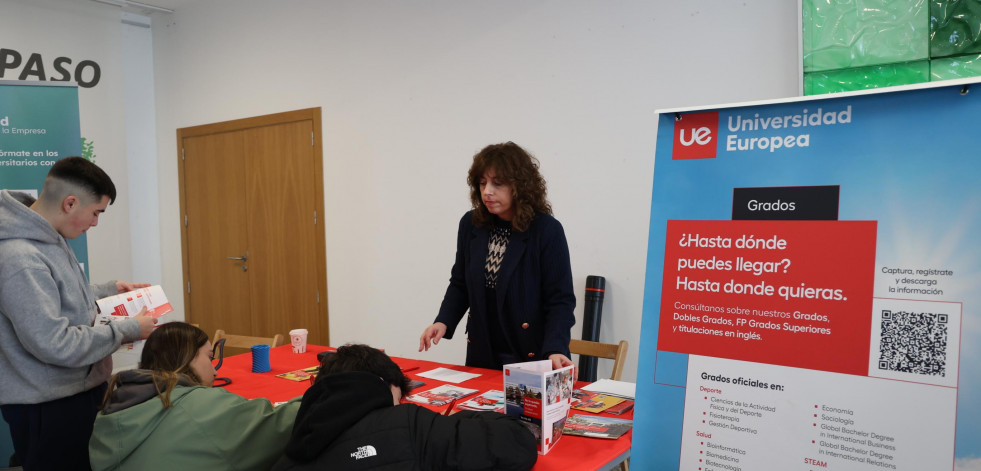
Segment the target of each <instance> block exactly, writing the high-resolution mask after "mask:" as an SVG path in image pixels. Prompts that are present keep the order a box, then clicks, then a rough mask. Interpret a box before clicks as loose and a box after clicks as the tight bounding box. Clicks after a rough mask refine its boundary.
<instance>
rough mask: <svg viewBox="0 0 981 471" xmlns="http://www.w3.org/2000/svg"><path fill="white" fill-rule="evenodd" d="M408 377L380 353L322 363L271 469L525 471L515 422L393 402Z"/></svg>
mask: <svg viewBox="0 0 981 471" xmlns="http://www.w3.org/2000/svg"><path fill="white" fill-rule="evenodd" d="M408 382H409V381H408V378H406V377H405V375H404V374H402V370H401V369H399V366H398V365H396V364H395V362H393V361H392V359H391V358H389V357H388V355H386V354H385V353H384V352H382V351H380V350H377V349H375V348H371V347H369V346H367V345H345V346H343V347H340V348H338V349H337V352H336V353H333V354H329V355H327V356H326V357H325V358H324V362H323V364H322V365H321V367H320V373H319V374H318V375H317V381H316V383H314V385H313V386H311V387H310V389H308V390H307V392H306V394H304V395H303V402H302V403H301V404H300V410H299V411H298V412H297V414H296V423H295V424H294V425H293V435H292V437H290V441H289V443H287V445H286V454H285V455H284V456H283V457H282V458H281V459H280V460H279V461H278V462H277V463H276V466H274V467H273V470H275V471H286V470H293V471H300V470H321V469H331V470H347V469H358V470H366V469H399V470H430V469H445V470H478V469H479V470H490V469H493V470H526V469H531V467H532V466H534V464H535V460H536V459H537V458H538V451H537V448H536V442H535V437H534V435H532V434H531V432H530V431H529V430H528V429H527V428H526V427H525V426H524V425H522V424H521V422H519V421H518V420H517V419H515V418H514V417H510V416H506V415H504V414H498V413H496V412H473V411H463V412H459V413H457V414H454V415H450V416H443V415H440V414H437V413H436V412H433V411H431V410H429V409H426V408H424V407H420V406H417V405H415V404H401V405H400V404H399V402H400V400H401V398H402V395H403V394H405V393H407V392H408Z"/></svg>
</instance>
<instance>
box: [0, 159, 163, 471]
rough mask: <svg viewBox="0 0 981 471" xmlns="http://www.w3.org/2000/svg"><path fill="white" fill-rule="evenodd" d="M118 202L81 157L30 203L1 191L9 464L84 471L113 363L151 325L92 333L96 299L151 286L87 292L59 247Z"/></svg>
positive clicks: (0, 377)
mask: <svg viewBox="0 0 981 471" xmlns="http://www.w3.org/2000/svg"><path fill="white" fill-rule="evenodd" d="M115 199H116V187H115V185H114V184H113V183H112V180H111V179H110V178H109V176H108V175H106V173H105V172H104V171H102V169H100V168H99V167H98V166H96V165H95V164H93V163H91V162H89V161H87V160H85V159H83V158H81V157H66V158H64V159H61V160H59V161H57V162H55V164H54V166H52V167H51V170H50V171H49V172H48V175H47V178H46V179H45V180H44V188H43V189H42V190H41V195H40V196H39V197H38V199H37V200H36V201H30V198H25V195H23V194H21V193H12V192H10V191H7V190H3V191H2V192H0V412H2V414H3V418H4V420H5V421H6V422H7V424H8V425H9V427H10V435H11V438H12V439H13V444H14V458H13V459H12V460H11V464H20V465H23V467H24V469H25V470H27V471H31V470H35V469H36V470H47V469H57V470H75V469H88V467H89V455H88V441H89V435H91V433H92V422H93V421H94V420H95V414H96V412H97V411H98V405H99V401H101V400H102V396H103V394H104V392H105V388H106V379H108V378H109V374H110V373H111V371H112V357H111V354H112V352H114V351H115V350H116V349H117V348H119V345H120V344H122V343H123V342H131V341H134V340H138V339H141V338H146V337H147V336H148V335H150V331H151V330H152V329H153V325H154V324H155V323H156V319H153V318H151V317H148V316H146V315H145V314H143V313H141V314H140V315H138V316H135V317H132V318H128V319H123V320H117V321H111V322H109V323H108V324H106V325H95V324H94V321H95V316H96V308H95V300H96V299H98V298H102V297H105V296H109V295H112V294H118V293H124V292H127V291H131V290H133V289H136V288H141V287H145V286H149V285H147V284H142V283H129V282H125V281H110V282H108V283H104V284H100V285H93V284H89V281H88V279H86V277H85V273H84V271H83V270H82V268H81V267H80V266H79V263H78V260H77V259H76V258H75V254H74V252H72V249H71V247H69V245H68V242H67V241H66V239H74V238H76V237H79V236H80V235H82V234H83V233H84V232H85V231H87V230H88V229H89V228H91V227H95V226H96V224H98V222H99V216H100V215H101V214H102V213H104V212H105V211H106V208H107V207H108V206H109V204H110V203H112V202H113V201H115ZM4 459H6V457H4ZM0 465H2V463H0Z"/></svg>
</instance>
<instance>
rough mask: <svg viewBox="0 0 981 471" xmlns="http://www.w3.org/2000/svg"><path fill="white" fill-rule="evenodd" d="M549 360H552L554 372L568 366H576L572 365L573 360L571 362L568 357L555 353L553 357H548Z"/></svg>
mask: <svg viewBox="0 0 981 471" xmlns="http://www.w3.org/2000/svg"><path fill="white" fill-rule="evenodd" d="M548 359H549V360H552V369H553V370H557V369H559V368H564V367H566V366H575V363H572V360H570V359H569V357H567V356H565V355H563V354H561V353H553V354H551V355H549V356H548Z"/></svg>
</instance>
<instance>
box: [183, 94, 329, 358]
mask: <svg viewBox="0 0 981 471" xmlns="http://www.w3.org/2000/svg"><path fill="white" fill-rule="evenodd" d="M319 137H320V109H319V108H316V109H311V110H301V111H295V112H289V113H280V114H277V115H269V116H261V117H257V118H248V119H244V120H236V121H230V122H225V123H217V124H213V125H205V126H195V127H193V128H185V129H181V130H179V131H178V141H179V144H180V145H181V147H182V149H183V154H182V158H181V166H180V168H181V178H180V179H181V207H182V210H183V212H184V214H186V216H187V219H186V225H185V226H184V227H183V229H184V230H183V234H182V235H183V238H184V240H183V245H184V267H185V269H184V272H185V273H184V275H185V281H186V282H187V288H188V291H187V292H186V293H185V303H184V304H185V316H186V318H187V319H188V322H195V323H198V324H200V325H201V328H202V329H204V330H205V332H208V333H209V335H210V334H212V333H213V332H214V330H215V329H218V328H221V329H225V331H226V332H228V333H235V334H243V335H255V336H264V337H266V336H272V335H275V334H277V333H281V334H284V335H286V334H288V332H289V330H290V329H294V328H299V327H304V328H306V329H308V330H309V331H310V337H309V341H310V342H311V343H314V344H321V345H329V333H328V329H327V327H328V322H327V297H326V294H327V292H326V270H325V265H326V263H325V251H324V233H323V226H322V221H321V219H322V217H321V215H322V214H323V183H322V182H323V177H322V175H323V172H322V155H321V150H320V149H321V146H320V142H319ZM236 258H244V260H236Z"/></svg>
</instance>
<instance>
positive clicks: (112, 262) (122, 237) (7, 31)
mask: <svg viewBox="0 0 981 471" xmlns="http://www.w3.org/2000/svg"><path fill="white" fill-rule="evenodd" d="M119 20H120V12H119V9H118V8H113V7H107V6H105V5H100V4H97V3H92V2H67V1H65V0H5V1H4V2H3V3H2V5H0V47H3V48H8V49H14V50H16V51H18V52H20V53H21V55H22V56H23V57H22V58H23V61H24V62H26V61H27V59H28V57H29V56H30V54H32V53H38V54H41V56H42V58H43V65H44V68H45V73H46V75H48V76H57V75H60V74H57V73H55V71H54V68H53V62H54V59H55V58H57V57H59V56H65V57H69V58H71V59H72V64H71V65H70V66H69V69H71V70H74V68H75V66H76V65H77V64H78V63H79V62H80V61H82V60H93V61H95V62H97V63H98V64H99V65H100V67H101V70H102V76H101V80H100V81H99V83H98V84H97V85H96V86H95V87H92V88H79V90H78V102H79V116H80V118H81V132H82V136H83V137H85V138H87V139H88V140H90V141H93V142H94V144H95V154H96V159H95V163H96V164H98V165H99V166H100V167H102V168H103V169H104V170H105V171H106V172H107V173H108V174H109V175H110V176H111V177H113V180H114V182H115V183H116V187H117V188H116V189H117V198H116V202H115V203H114V204H113V205H112V206H110V207H109V210H108V211H107V212H106V215H105V216H103V217H101V218H99V226H98V227H95V228H93V229H91V230H90V231H89V232H88V247H89V273H90V275H91V277H92V280H94V281H97V282H102V281H106V280H109V279H124V280H128V279H131V278H132V265H131V255H130V232H129V230H130V224H129V207H130V198H129V188H128V185H127V183H126V180H127V178H126V175H127V161H126V153H125V139H124V136H123V132H122V130H123V129H124V127H125V116H124V111H123V89H122V86H123V85H122V81H123V73H122V63H123V60H122V51H121V41H120V39H121V35H120V26H121V25H120V22H119ZM145 53H149V50H148V51H146V52H145ZM22 68H23V64H22V67H21V68H18V69H17V70H15V71H7V73H6V74H5V76H4V77H3V79H5V80H17V79H18V75H19V73H20V70H21V69H22ZM157 256H158V257H159V255H157Z"/></svg>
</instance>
